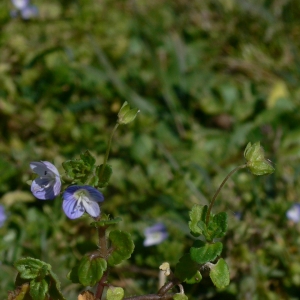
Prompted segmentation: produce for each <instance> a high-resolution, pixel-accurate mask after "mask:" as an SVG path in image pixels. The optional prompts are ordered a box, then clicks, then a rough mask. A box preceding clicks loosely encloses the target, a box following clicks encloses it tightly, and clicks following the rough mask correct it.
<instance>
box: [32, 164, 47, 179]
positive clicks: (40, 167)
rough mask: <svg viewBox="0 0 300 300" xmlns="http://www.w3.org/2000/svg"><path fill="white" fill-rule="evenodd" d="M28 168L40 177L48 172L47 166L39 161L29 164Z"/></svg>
mask: <svg viewBox="0 0 300 300" xmlns="http://www.w3.org/2000/svg"><path fill="white" fill-rule="evenodd" d="M30 168H31V170H32V171H33V172H34V173H36V174H38V175H40V176H45V172H47V171H48V168H47V166H46V165H45V164H44V163H43V162H40V161H33V162H31V163H30Z"/></svg>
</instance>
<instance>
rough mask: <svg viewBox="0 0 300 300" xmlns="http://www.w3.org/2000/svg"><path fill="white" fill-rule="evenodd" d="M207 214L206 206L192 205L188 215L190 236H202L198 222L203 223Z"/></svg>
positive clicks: (201, 229)
mask: <svg viewBox="0 0 300 300" xmlns="http://www.w3.org/2000/svg"><path fill="white" fill-rule="evenodd" d="M206 212H207V205H205V206H203V205H198V204H196V205H194V206H193V207H192V209H191V211H190V213H189V215H190V219H191V221H190V222H189V227H190V230H191V234H192V235H194V236H199V235H201V234H203V228H199V226H198V222H199V221H203V222H205V218H206Z"/></svg>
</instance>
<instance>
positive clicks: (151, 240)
mask: <svg viewBox="0 0 300 300" xmlns="http://www.w3.org/2000/svg"><path fill="white" fill-rule="evenodd" d="M144 234H145V237H146V239H145V240H144V246H145V247H148V246H152V245H157V244H160V243H161V242H163V241H164V240H165V239H166V238H167V237H168V236H169V234H168V232H167V229H166V226H165V225H164V224H163V223H156V224H154V225H153V226H151V227H147V228H146V229H145V230H144Z"/></svg>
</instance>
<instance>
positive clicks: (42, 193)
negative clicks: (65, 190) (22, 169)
mask: <svg viewBox="0 0 300 300" xmlns="http://www.w3.org/2000/svg"><path fill="white" fill-rule="evenodd" d="M30 168H31V170H32V171H33V172H34V173H36V174H38V175H39V176H38V177H37V178H36V179H35V180H33V181H32V184H31V192H32V194H33V195H34V196H35V197H36V198H38V199H40V200H52V199H54V198H55V197H57V196H58V195H59V193H60V189H61V180H60V175H59V173H58V170H57V169H56V167H55V166H54V165H53V164H51V163H50V162H48V161H40V162H39V161H34V162H31V163H30Z"/></svg>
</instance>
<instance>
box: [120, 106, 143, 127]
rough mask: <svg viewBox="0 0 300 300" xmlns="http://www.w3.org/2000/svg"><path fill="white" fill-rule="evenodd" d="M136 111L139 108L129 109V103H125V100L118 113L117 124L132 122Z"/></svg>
mask: <svg viewBox="0 0 300 300" xmlns="http://www.w3.org/2000/svg"><path fill="white" fill-rule="evenodd" d="M138 112H139V109H137V108H132V109H131V108H130V106H129V104H128V103H127V101H125V102H124V104H123V105H122V107H121V109H120V111H119V113H118V123H119V124H128V123H130V122H132V121H133V120H134V119H135V117H136V115H137V114H138Z"/></svg>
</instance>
